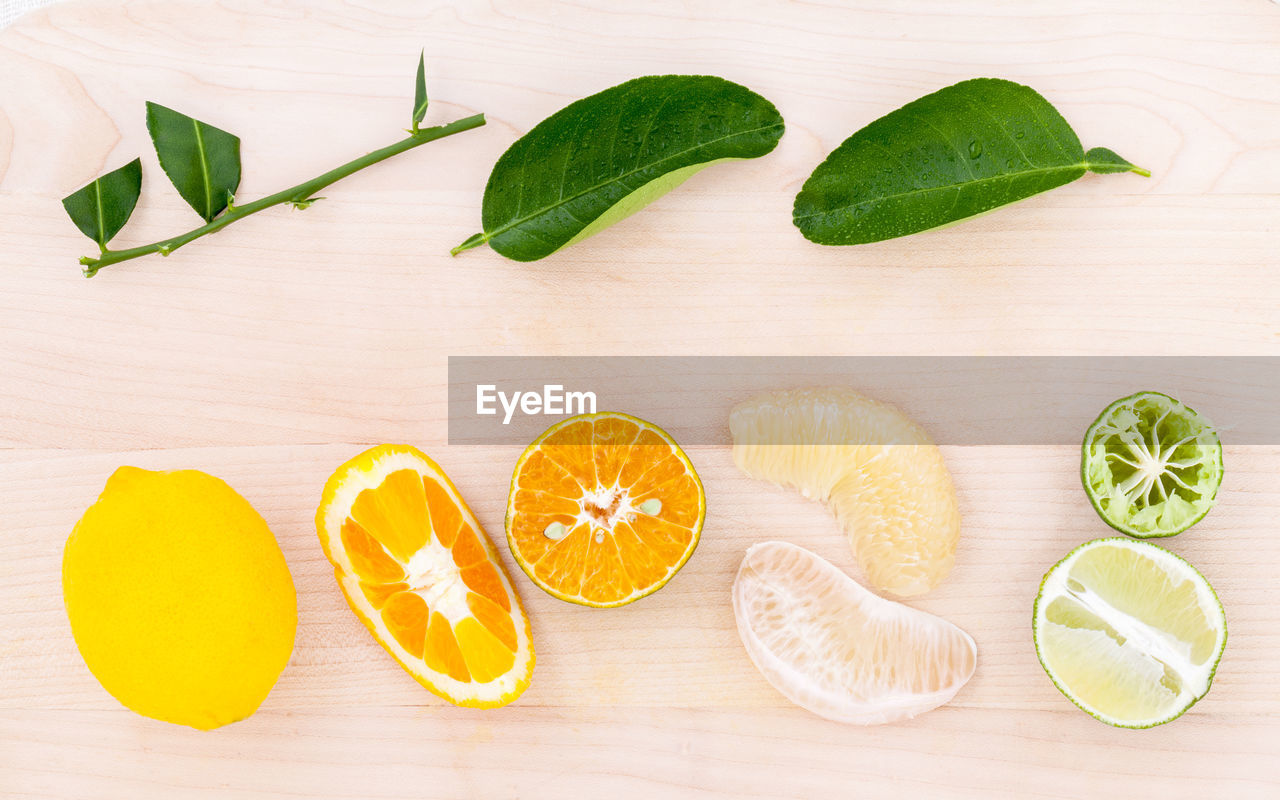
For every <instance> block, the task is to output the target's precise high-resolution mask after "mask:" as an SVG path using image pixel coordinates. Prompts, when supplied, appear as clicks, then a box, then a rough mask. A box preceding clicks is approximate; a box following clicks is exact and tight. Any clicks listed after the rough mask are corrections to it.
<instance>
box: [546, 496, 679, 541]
mask: <svg viewBox="0 0 1280 800" xmlns="http://www.w3.org/2000/svg"><path fill="white" fill-rule="evenodd" d="M661 511H662V501H661V500H659V499H657V498H656V497H651V498H649V499H648V500H645V501H644V502H642V503H636V502H635V500H634V498H632V497H631V494H630V493H629V492H628V491H627V489H626V488H624V487H621V486H618V485H617V484H614V485H613V486H611V487H609V488H607V489H605V488H598V489H594V490H591V491H588V492H585V493H584V494H583V495H582V497H581V498H579V500H578V513H577V515H576V516H575V517H574V520H573V522H572V523H570V524H569V525H567V526H566V525H564V524H563V523H560V522H553V523H551V524H550V525H548V526H547V527H546V530H544V531H543V535H544V536H546V537H547V538H548V539H551V540H553V541H559V540H560V539H563V538H564V537H565V536H567V535H568V533H569V531H571V530H573V529H575V528H577V527H579V526H581V525H585V526H587V530H588V531H590V532H591V536H592V537H593V538H594V539H595V540H596V542H603V541H604V537H605V535H606V534H612V533H613V530H614V527H616V526H617V524H618V523H619V522H620V521H623V520H625V521H627V522H635V520H636V514H637V513H640V514H647V515H649V516H656V515H657V514H658V513H659V512H661Z"/></svg>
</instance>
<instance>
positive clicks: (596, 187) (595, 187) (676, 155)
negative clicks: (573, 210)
mask: <svg viewBox="0 0 1280 800" xmlns="http://www.w3.org/2000/svg"><path fill="white" fill-rule="evenodd" d="M782 126H783V123H781V122H777V123H773V124H771V125H765V126H763V127H759V128H751V129H750V130H745V131H735V132H734V133H731V134H728V135H727V136H721V137H719V138H717V139H710V140H708V141H705V142H701V143H699V144H696V145H694V146H693V147H688V148H685V149H684V150H681V151H679V152H677V153H672V154H671V155H669V156H666V157H665V158H661V159H659V160H657V161H654V162H651V163H649V164H646V165H645V166H643V167H640V166H637V167H634V168H632V169H630V170H628V171H626V172H624V173H622V174H621V175H618V176H616V177H613V178H610V179H608V180H606V181H601V182H600V183H597V184H594V185H592V186H588V187H587V188H585V189H583V190H582V191H580V192H578V193H576V194H573V195H571V196H569V197H566V198H564V199H562V200H557V201H556V202H554V203H552V204H550V205H547V206H543V207H542V208H540V209H538V210H537V211H535V212H533V213H530V214H527V215H525V216H523V217H519V218H517V219H514V220H512V221H511V222H508V223H506V224H505V225H502V226H500V227H498V228H495V229H494V230H493V231H492V232H489V233H487V237H488V238H489V239H493V238H494V237H496V236H499V235H501V234H503V233H506V232H507V231H509V230H511V229H512V228H514V227H516V226H517V225H523V224H524V223H526V222H528V221H529V220H531V219H535V218H537V217H540V216H542V215H544V214H546V213H548V212H550V211H553V210H555V209H557V208H559V207H560V206H562V205H565V204H566V203H572V202H573V201H574V200H577V199H578V198H580V197H585V196H586V195H589V194H591V193H592V192H594V191H597V190H599V189H602V188H604V187H605V186H609V185H610V184H614V183H622V182H623V181H625V180H626V179H627V178H630V177H631V176H633V175H635V174H637V173H638V172H641V171H642V170H646V169H652V168H653V167H656V166H659V165H660V164H662V163H664V162H667V161H671V160H672V159H676V158H679V157H680V156H683V155H686V154H688V153H692V152H693V151H694V150H697V149H699V148H701V147H710V146H711V145H714V144H719V143H720V142H724V141H727V140H729V139H733V138H735V137H739V136H750V135H751V134H753V133H763V132H764V131H771V130H776V129H778V128H781V127H782ZM633 191H634V190H633Z"/></svg>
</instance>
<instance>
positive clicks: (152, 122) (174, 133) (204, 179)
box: [147, 102, 240, 222]
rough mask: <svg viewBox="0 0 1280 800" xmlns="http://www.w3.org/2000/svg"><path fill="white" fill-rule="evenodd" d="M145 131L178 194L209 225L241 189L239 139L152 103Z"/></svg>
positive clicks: (148, 110) (149, 106)
mask: <svg viewBox="0 0 1280 800" xmlns="http://www.w3.org/2000/svg"><path fill="white" fill-rule="evenodd" d="M147 131H149V132H150V133H151V141H152V142H154V143H155V146H156V155H157V156H159V158H160V166H161V168H162V169H164V172H165V174H166V175H168V176H169V180H170V181H172V182H173V185H174V187H175V188H176V189H177V190H178V194H180V195H182V199H183V200H186V201H187V202H188V203H189V204H190V205H191V207H192V208H194V209H195V210H196V213H197V214H199V215H200V216H201V217H204V220H205V222H212V221H213V218H214V217H216V216H218V215H219V214H221V213H222V212H223V211H224V210H225V209H226V208H227V203H229V202H230V201H231V198H232V197H234V196H235V192H236V189H237V188H238V187H239V186H240V138H239V137H238V136H234V135H232V134H230V133H227V132H226V131H224V130H221V129H220V128H215V127H213V126H212V125H209V124H207V123H204V122H201V121H200V120H198V119H192V118H191V117H188V116H187V115H186V114H182V113H179V112H177V111H174V110H173V109H171V108H165V107H164V106H162V105H160V104H159V103H151V102H148V103H147Z"/></svg>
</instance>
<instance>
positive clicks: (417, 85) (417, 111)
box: [413, 50, 427, 132]
mask: <svg viewBox="0 0 1280 800" xmlns="http://www.w3.org/2000/svg"><path fill="white" fill-rule="evenodd" d="M426 57H427V51H426V50H423V51H422V52H420V53H418V76H417V78H416V79H415V80H414V85H413V130H414V131H415V132H416V131H417V130H418V123H420V122H422V120H423V119H424V118H425V117H426V116H427V66H426Z"/></svg>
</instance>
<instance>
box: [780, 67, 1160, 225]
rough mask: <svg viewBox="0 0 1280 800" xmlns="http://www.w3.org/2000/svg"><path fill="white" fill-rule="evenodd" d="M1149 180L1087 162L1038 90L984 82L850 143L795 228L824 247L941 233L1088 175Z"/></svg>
mask: <svg viewBox="0 0 1280 800" xmlns="http://www.w3.org/2000/svg"><path fill="white" fill-rule="evenodd" d="M1088 171H1092V172H1103V173H1106V172H1136V173H1138V174H1140V175H1148V174H1150V173H1148V172H1147V171H1146V170H1144V169H1141V168H1140V167H1135V166H1134V165H1133V164H1130V163H1129V162H1128V161H1125V160H1124V159H1123V158H1121V157H1120V156H1118V155H1116V154H1115V153H1113V152H1112V151H1110V150H1107V149H1106V148H1103V147H1098V148H1094V149H1092V150H1090V151H1089V152H1088V153H1087V154H1086V153H1085V152H1084V149H1083V148H1082V147H1081V146H1080V140H1079V139H1078V138H1077V137H1076V134H1075V131H1073V130H1072V129H1071V126H1070V125H1068V124H1067V121H1066V120H1064V119H1063V118H1062V115H1061V114H1059V113H1058V111H1057V110H1056V109H1055V108H1054V107H1053V106H1052V105H1050V104H1049V101H1047V100H1045V99H1044V98H1043V97H1041V96H1040V95H1039V94H1037V93H1036V91H1035V90H1034V89H1031V88H1030V87H1027V86H1022V85H1020V84H1017V83H1012V82H1010V81H1005V80H998V79H995V78H976V79H974V80H968V81H963V82H961V83H957V84H955V85H954V86H948V87H947V88H945V89H942V90H940V91H937V92H934V93H933V94H931V95H927V96H925V97H922V98H920V99H919V100H915V101H913V102H911V103H908V104H907V105H905V106H903V107H902V108H900V109H898V110H897V111H893V112H890V113H889V114H886V115H885V116H883V117H881V118H880V119H878V120H876V121H875V122H872V123H871V124H870V125H868V126H866V127H865V128H863V129H862V130H860V131H858V132H857V133H855V134H853V135H852V136H850V137H849V138H848V139H846V140H845V141H844V143H843V144H841V145H840V146H839V147H838V148H836V149H835V150H834V151H833V152H832V153H831V155H829V156H827V160H826V161H824V162H822V164H820V165H819V166H818V168H817V169H815V170H814V171H813V174H812V175H811V176H810V177H809V180H807V181H805V184H804V187H803V188H802V189H801V190H800V193H799V194H798V195H796V202H795V208H794V212H793V219H794V221H795V224H796V227H798V228H799V229H800V231H801V232H802V233H803V234H804V236H805V238H807V239H809V240H811V241H814V242H818V243H820V244H864V243H866V242H878V241H881V240H883V239H892V238H894V237H896V236H905V235H907V234H910V233H916V232H917V231H923V230H927V229H929V228H936V227H938V226H940V225H946V224H949V223H952V222H956V221H958V220H962V219H965V218H966V217H972V216H974V215H975V214H981V213H983V212H985V211H990V210H991V209H994V208H997V207H999V206H1003V205H1006V204H1008V203H1012V202H1015V201H1017V200H1022V199H1023V198H1026V197H1030V196H1031V195H1033V194H1037V193H1039V192H1043V191H1046V190H1048V189H1052V188H1054V187H1057V186H1061V185H1063V184H1064V183H1070V182H1071V181H1073V180H1075V179H1076V178H1079V177H1080V176H1081V175H1083V174H1084V173H1085V172H1088Z"/></svg>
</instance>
